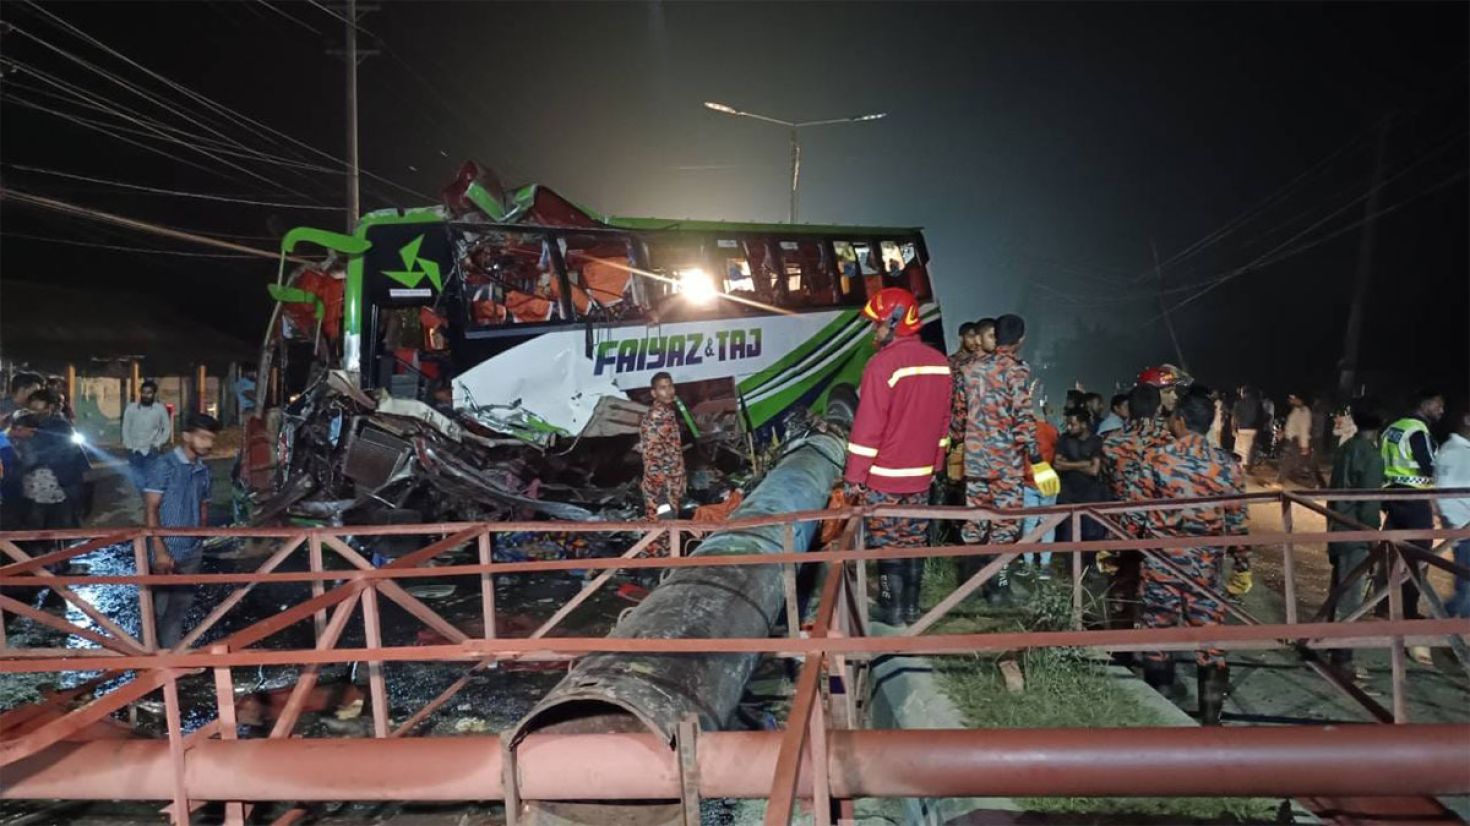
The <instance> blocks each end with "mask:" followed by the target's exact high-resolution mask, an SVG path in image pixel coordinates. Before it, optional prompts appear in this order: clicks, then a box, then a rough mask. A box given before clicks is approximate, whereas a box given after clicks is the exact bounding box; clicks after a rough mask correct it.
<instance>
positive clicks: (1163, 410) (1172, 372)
mask: <svg viewBox="0 0 1470 826" xmlns="http://www.w3.org/2000/svg"><path fill="white" fill-rule="evenodd" d="M1138 384H1146V385H1148V386H1149V387H1153V388H1156V389H1157V390H1158V391H1159V421H1160V423H1161V427H1160V429H1161V430H1162V429H1165V426H1163V425H1162V422H1164V421H1167V420H1168V418H1169V416H1170V414H1172V413H1173V412H1174V408H1175V407H1176V406H1177V405H1178V404H1179V391H1180V389H1181V388H1184V387H1188V386H1189V378H1188V377H1187V376H1185V375H1184V373H1183V372H1182V371H1180V370H1179V369H1177V368H1175V367H1174V366H1173V365H1172V364H1161V365H1159V366H1158V367H1150V368H1148V369H1146V370H1144V371H1143V372H1142V373H1139V374H1138Z"/></svg>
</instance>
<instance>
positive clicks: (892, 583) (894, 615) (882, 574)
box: [873, 560, 904, 626]
mask: <svg viewBox="0 0 1470 826" xmlns="http://www.w3.org/2000/svg"><path fill="white" fill-rule="evenodd" d="M903 570H904V563H903V561H901V560H883V561H882V562H879V563H878V611H877V614H876V615H875V616H874V617H873V618H874V619H876V620H877V621H879V622H881V623H884V624H886V625H892V626H899V625H903V598H904V590H903V584H904V575H903Z"/></svg>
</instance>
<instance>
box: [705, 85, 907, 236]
mask: <svg viewBox="0 0 1470 826" xmlns="http://www.w3.org/2000/svg"><path fill="white" fill-rule="evenodd" d="M704 107H705V108H706V109H710V110H712V111H715V112H719V113H720V114H723V115H734V116H735V117H741V118H751V119H753V120H759V121H765V122H766V123H774V124H776V125H777V126H784V127H786V128H787V129H788V130H790V132H789V137H790V141H791V203H790V206H789V208H788V210H787V213H786V220H787V221H788V222H789V223H792V224H794V223H796V206H797V193H798V192H799V190H800V185H801V134H800V131H799V130H801V129H803V128H805V127H808V126H831V125H832V124H837V123H864V122H866V121H870V120H881V119H882V118H885V117H887V116H888V113H887V112H874V113H872V114H868V115H854V116H853V117H850V118H831V119H828V120H808V121H789V120H781V119H780V118H773V117H770V116H768V115H757V114H755V113H754V112H745V111H742V110H740V109H736V108H735V107H733V106H729V105H727V104H724V103H715V102H713V101H708V100H707V101H705V102H704Z"/></svg>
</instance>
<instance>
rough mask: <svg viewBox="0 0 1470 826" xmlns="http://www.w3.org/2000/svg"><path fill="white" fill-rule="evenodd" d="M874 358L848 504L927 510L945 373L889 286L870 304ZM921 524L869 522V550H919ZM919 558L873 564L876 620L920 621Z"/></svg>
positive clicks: (941, 359)
mask: <svg viewBox="0 0 1470 826" xmlns="http://www.w3.org/2000/svg"><path fill="white" fill-rule="evenodd" d="M863 316H864V317H865V318H867V319H869V320H870V321H872V322H873V341H874V343H875V344H876V345H877V348H878V352H877V353H876V354H874V356H873V357H872V359H870V360H869V361H868V365H867V367H866V368H864V370H863V379H862V386H861V387H860V388H859V390H858V394H859V399H858V409H857V415H856V416H855V417H854V419H853V423H852V434H851V437H850V440H849V441H848V444H847V466H846V468H845V470H844V473H843V480H844V486H845V487H846V488H847V491H846V493H847V496H848V499H849V501H852V502H858V501H861V502H863V503H865V504H867V505H869V506H873V505H910V506H914V505H927V504H928V503H929V485H930V482H931V481H932V480H933V478H934V474H935V472H936V471H938V470H939V468H941V467H942V466H943V461H944V454H945V450H946V449H947V448H948V446H949V437H948V428H949V409H950V393H951V389H952V388H951V385H950V374H949V364H948V362H947V361H946V358H945V355H944V354H943V353H941V352H939V351H938V350H935V349H934V348H933V347H930V346H929V345H927V344H925V343H923V342H922V341H920V340H919V337H918V336H919V330H920V329H921V328H922V327H923V322H921V321H920V320H919V303H918V301H917V300H916V299H915V298H914V295H913V293H911V292H909V291H908V290H905V289H903V288H901V287H887V288H884V289H883V290H880V291H879V292H878V294H877V295H875V296H874V297H873V298H871V299H870V300H869V301H868V304H867V306H865V307H864V308H863ZM928 521H929V520H927V519H908V518H901V517H893V518H881V519H878V518H869V519H867V520H866V521H865V523H864V526H865V528H866V530H867V535H868V540H867V543H868V547H873V548H920V547H923V546H924V544H925V538H926V533H927V531H928ZM923 570H924V560H923V559H912V560H883V561H880V562H879V563H878V618H879V619H880V620H881V621H883V622H886V623H888V624H890V625H900V624H903V623H906V622H913V621H914V620H916V619H918V618H919V588H920V585H921V582H920V580H921V574H922V572H923Z"/></svg>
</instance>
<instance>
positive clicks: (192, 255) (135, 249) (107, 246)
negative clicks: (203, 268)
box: [0, 232, 255, 258]
mask: <svg viewBox="0 0 1470 826" xmlns="http://www.w3.org/2000/svg"><path fill="white" fill-rule="evenodd" d="M0 238H23V239H25V240H27V241H45V242H47V243H50V244H65V245H67V246H72V247H94V248H96V249H104V250H117V251H119V252H146V253H152V254H154V255H179V256H184V257H187V258H254V257H255V256H253V255H245V254H244V253H235V252H190V251H188V250H161V249H155V248H152V247H130V246H124V245H121V244H99V243H97V242H95V241H78V240H76V239H73V238H52V237H50V236H46V235H29V234H27V233H23V232H0Z"/></svg>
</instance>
